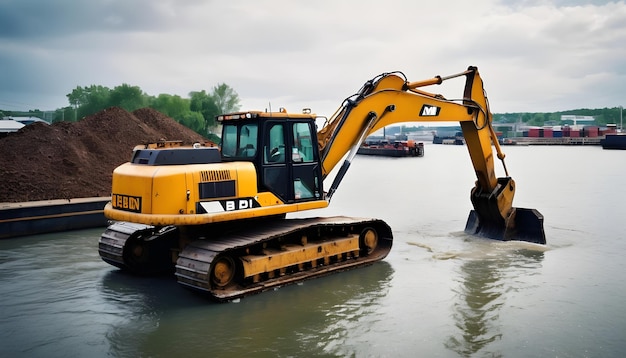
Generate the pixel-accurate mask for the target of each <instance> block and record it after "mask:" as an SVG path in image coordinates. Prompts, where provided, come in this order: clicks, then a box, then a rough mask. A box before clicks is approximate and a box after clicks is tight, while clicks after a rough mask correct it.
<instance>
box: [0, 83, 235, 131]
mask: <svg viewBox="0 0 626 358" xmlns="http://www.w3.org/2000/svg"><path fill="white" fill-rule="evenodd" d="M67 99H68V101H69V103H70V105H69V106H67V107H64V108H60V109H57V110H56V111H55V112H54V114H52V115H51V113H50V112H42V111H40V110H31V111H28V112H16V111H1V112H2V113H3V115H5V116H24V115H27V116H33V117H39V118H41V119H45V120H48V121H51V122H61V121H69V122H74V121H78V120H80V119H81V118H83V117H86V116H89V115H92V114H95V113H97V112H99V111H101V110H103V109H106V108H109V107H120V108H123V109H125V110H127V111H129V112H132V111H134V110H136V109H139V108H145V107H149V108H153V109H155V110H157V111H159V112H161V113H163V114H165V115H166V116H168V117H171V118H173V119H174V120H176V121H177V122H179V123H181V124H183V125H184V126H186V127H188V128H191V129H192V130H194V131H195V132H197V133H199V134H201V135H203V136H205V137H206V138H208V139H214V138H211V137H213V136H214V134H212V133H211V132H212V129H213V128H214V127H215V126H216V123H215V116H217V115H219V114H222V113H228V112H235V111H238V110H239V107H240V104H239V95H238V94H237V92H235V90H233V89H232V88H231V87H229V86H228V85H227V84H225V83H220V84H218V85H216V86H215V87H213V89H212V90H211V92H207V91H205V90H202V91H199V92H190V93H189V98H182V97H180V96H178V95H170V94H160V95H158V96H150V95H148V94H146V93H144V92H143V91H142V90H141V88H139V87H137V86H131V85H128V84H122V85H120V86H117V87H115V88H113V89H110V88H108V87H105V86H99V85H91V86H88V87H81V86H78V87H76V88H75V89H73V90H72V92H71V93H69V94H67Z"/></svg>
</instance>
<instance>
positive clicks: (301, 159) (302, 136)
mask: <svg viewBox="0 0 626 358" xmlns="http://www.w3.org/2000/svg"><path fill="white" fill-rule="evenodd" d="M311 138H312V136H311V126H310V125H309V123H294V125H293V148H292V150H291V151H292V152H291V159H292V160H293V162H294V163H310V162H312V161H313V160H314V158H313V141H312V139H311Z"/></svg>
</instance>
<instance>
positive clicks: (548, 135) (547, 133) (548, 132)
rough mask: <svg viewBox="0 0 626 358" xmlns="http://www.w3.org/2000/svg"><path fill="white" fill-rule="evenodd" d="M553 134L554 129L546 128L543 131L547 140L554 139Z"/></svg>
mask: <svg viewBox="0 0 626 358" xmlns="http://www.w3.org/2000/svg"><path fill="white" fill-rule="evenodd" d="M552 133H553V130H552V128H544V129H543V136H544V137H546V138H552Z"/></svg>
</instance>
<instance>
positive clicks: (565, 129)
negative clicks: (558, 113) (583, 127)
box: [563, 127, 571, 137]
mask: <svg viewBox="0 0 626 358" xmlns="http://www.w3.org/2000/svg"><path fill="white" fill-rule="evenodd" d="M570 132H571V128H570V127H563V137H569V136H570Z"/></svg>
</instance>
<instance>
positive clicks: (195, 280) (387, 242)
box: [175, 216, 393, 301]
mask: <svg viewBox="0 0 626 358" xmlns="http://www.w3.org/2000/svg"><path fill="white" fill-rule="evenodd" d="M392 240H393V237H392V232H391V229H390V227H389V226H388V225H387V224H386V223H385V222H384V221H382V220H378V219H362V218H349V217H343V216H339V217H328V218H305V219H286V220H280V221H272V222H270V223H259V224H258V225H251V226H249V227H247V228H245V229H241V230H236V231H232V232H230V233H228V234H224V235H222V236H220V237H218V238H215V239H210V240H209V239H198V240H195V241H193V242H191V243H190V244H189V245H187V246H186V247H185V248H184V249H183V250H182V251H181V252H180V254H179V256H178V260H177V263H176V273H175V274H176V277H177V279H178V282H179V283H180V284H182V285H184V286H187V287H189V288H191V289H194V290H198V291H201V292H203V293H206V294H208V295H209V296H210V297H211V298H212V299H214V300H217V301H229V300H233V299H236V298H240V297H243V296H247V295H251V294H255V293H259V292H262V291H266V290H269V289H272V288H275V287H279V286H283V285H287V284H292V283H296V282H301V281H304V280H307V279H311V278H314V277H319V276H323V275H327V274H330V273H332V272H336V271H343V270H347V269H352V268H356V267H359V266H364V265H369V264H372V263H374V262H376V261H380V260H382V259H383V258H385V257H386V256H387V254H388V253H389V251H390V250H391V246H392Z"/></svg>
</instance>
